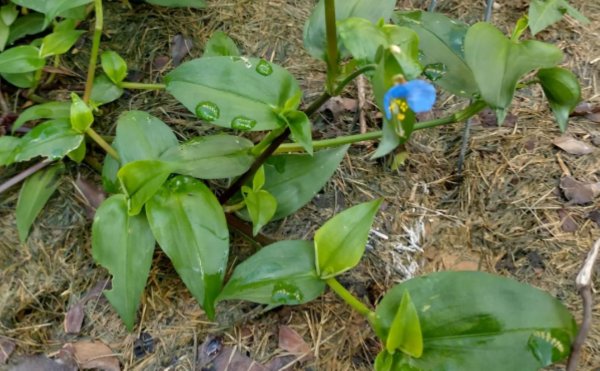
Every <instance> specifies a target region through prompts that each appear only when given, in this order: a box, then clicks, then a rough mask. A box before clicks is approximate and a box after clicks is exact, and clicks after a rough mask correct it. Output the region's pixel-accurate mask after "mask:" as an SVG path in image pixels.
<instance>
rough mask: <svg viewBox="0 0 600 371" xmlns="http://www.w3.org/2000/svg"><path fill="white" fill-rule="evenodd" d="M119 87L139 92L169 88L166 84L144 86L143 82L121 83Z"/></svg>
mask: <svg viewBox="0 0 600 371" xmlns="http://www.w3.org/2000/svg"><path fill="white" fill-rule="evenodd" d="M119 87H121V88H123V89H138V90H161V89H165V88H166V87H167V86H166V85H165V84H144V83H142V82H129V81H121V83H120V84H119Z"/></svg>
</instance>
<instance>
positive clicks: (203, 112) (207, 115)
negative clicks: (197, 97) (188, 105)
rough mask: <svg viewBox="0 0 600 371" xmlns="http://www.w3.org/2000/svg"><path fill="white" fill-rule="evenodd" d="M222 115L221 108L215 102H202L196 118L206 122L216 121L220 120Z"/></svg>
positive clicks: (197, 107)
mask: <svg viewBox="0 0 600 371" xmlns="http://www.w3.org/2000/svg"><path fill="white" fill-rule="evenodd" d="M220 114H221V111H220V110H219V106H217V105H216V104H214V103H213V102H200V103H198V105H197V106H196V116H198V117H200V118H201V119H203V120H205V121H209V122H210V121H215V120H216V119H218V118H219V115H220Z"/></svg>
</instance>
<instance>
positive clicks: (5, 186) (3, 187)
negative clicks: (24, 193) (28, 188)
mask: <svg viewBox="0 0 600 371" xmlns="http://www.w3.org/2000/svg"><path fill="white" fill-rule="evenodd" d="M51 163H52V161H49V160H44V161H41V162H38V163H37V164H35V165H33V166H32V167H30V168H27V169H25V170H23V171H21V172H20V173H19V174H17V175H15V176H13V177H12V178H10V179H9V180H7V181H6V182H4V183H2V184H0V193H3V192H5V191H6V190H7V189H9V188H10V187H12V186H14V185H16V184H19V183H20V182H22V181H23V180H25V179H27V177H30V176H32V175H33V174H35V173H37V172H38V171H40V170H42V169H43V168H45V167H46V166H48V165H50V164H51Z"/></svg>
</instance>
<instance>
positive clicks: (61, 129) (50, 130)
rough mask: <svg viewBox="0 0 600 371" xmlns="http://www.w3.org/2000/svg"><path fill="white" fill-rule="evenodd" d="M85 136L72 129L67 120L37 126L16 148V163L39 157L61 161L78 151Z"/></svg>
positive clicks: (52, 121)
mask: <svg viewBox="0 0 600 371" xmlns="http://www.w3.org/2000/svg"><path fill="white" fill-rule="evenodd" d="M82 141H83V135H82V134H80V133H78V132H76V131H75V130H73V129H72V128H71V124H70V123H69V122H68V121H66V120H51V121H47V122H45V123H43V124H40V125H37V126H36V127H34V128H33V129H32V130H31V131H30V132H29V133H27V134H25V135H24V136H23V137H22V138H21V143H20V144H19V146H18V147H17V148H15V152H14V153H15V162H20V161H27V160H30V159H32V158H34V157H37V156H42V157H46V158H48V159H50V160H60V159H61V158H63V157H64V156H66V155H67V153H69V152H71V151H73V150H75V149H77V147H79V145H80V144H81V142H82Z"/></svg>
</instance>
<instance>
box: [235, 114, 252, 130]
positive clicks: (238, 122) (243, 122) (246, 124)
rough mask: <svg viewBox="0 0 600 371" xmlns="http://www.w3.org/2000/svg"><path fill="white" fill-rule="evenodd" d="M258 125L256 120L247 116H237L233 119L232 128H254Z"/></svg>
mask: <svg viewBox="0 0 600 371" xmlns="http://www.w3.org/2000/svg"><path fill="white" fill-rule="evenodd" d="M255 126H256V120H253V119H251V118H249V117H246V116H237V117H235V118H234V119H233V120H231V128H233V129H236V130H245V131H247V130H252V128H253V127H255Z"/></svg>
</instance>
